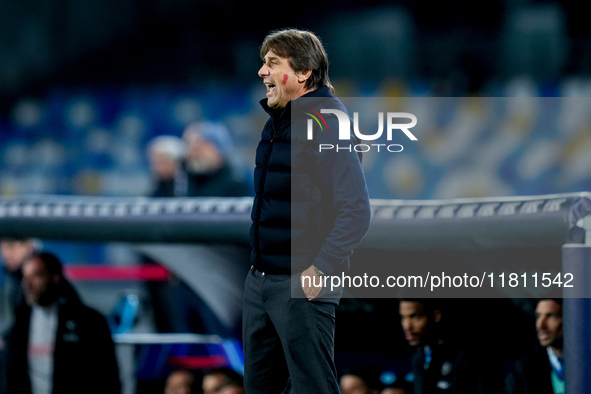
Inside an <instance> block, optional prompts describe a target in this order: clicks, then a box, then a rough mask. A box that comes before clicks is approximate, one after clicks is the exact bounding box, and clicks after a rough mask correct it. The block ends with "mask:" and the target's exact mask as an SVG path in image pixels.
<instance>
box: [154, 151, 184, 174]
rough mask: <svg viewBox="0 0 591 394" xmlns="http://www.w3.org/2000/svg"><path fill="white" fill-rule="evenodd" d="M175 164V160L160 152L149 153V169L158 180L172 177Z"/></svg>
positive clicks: (174, 171)
mask: <svg viewBox="0 0 591 394" xmlns="http://www.w3.org/2000/svg"><path fill="white" fill-rule="evenodd" d="M177 165H178V164H177V162H176V160H174V159H172V158H170V157H169V156H168V155H166V154H164V153H162V152H156V151H154V152H151V153H150V169H151V170H152V173H153V174H154V175H155V176H156V178H157V179H159V180H170V179H174V175H175V173H176V168H177Z"/></svg>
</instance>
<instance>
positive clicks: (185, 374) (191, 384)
mask: <svg viewBox="0 0 591 394" xmlns="http://www.w3.org/2000/svg"><path fill="white" fill-rule="evenodd" d="M199 393H201V391H200V390H199V385H198V382H197V377H196V376H195V374H194V373H193V371H191V370H188V369H178V370H176V371H173V372H172V373H171V374H170V375H168V378H167V379H166V387H165V388H164V394H199Z"/></svg>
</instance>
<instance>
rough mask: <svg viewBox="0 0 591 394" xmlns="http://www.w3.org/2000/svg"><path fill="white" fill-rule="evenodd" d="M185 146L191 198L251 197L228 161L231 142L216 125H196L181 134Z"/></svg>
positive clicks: (221, 127)
mask: <svg viewBox="0 0 591 394" xmlns="http://www.w3.org/2000/svg"><path fill="white" fill-rule="evenodd" d="M183 140H184V141H185V143H186V144H187V157H186V162H185V169H186V171H187V176H188V185H187V186H188V187H187V195H188V196H190V197H210V196H215V197H241V196H248V195H250V194H251V193H250V192H249V190H248V187H247V184H246V182H245V180H244V177H243V176H242V174H241V173H240V171H239V169H238V168H236V166H235V165H234V164H233V163H232V161H231V153H232V149H233V145H234V142H233V140H232V136H231V135H230V132H229V130H228V129H227V128H226V126H224V125H223V124H222V123H219V122H210V121H203V122H195V123H192V124H190V125H189V126H187V128H186V129H185V131H184V133H183Z"/></svg>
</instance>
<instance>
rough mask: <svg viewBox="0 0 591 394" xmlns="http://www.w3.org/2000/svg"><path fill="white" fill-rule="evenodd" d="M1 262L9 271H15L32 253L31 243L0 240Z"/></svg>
mask: <svg viewBox="0 0 591 394" xmlns="http://www.w3.org/2000/svg"><path fill="white" fill-rule="evenodd" d="M0 251H1V252H2V260H3V261H4V266H5V267H6V269H7V270H9V271H16V270H18V269H19V268H20V266H21V264H22V263H23V261H24V260H25V258H27V257H28V256H29V255H30V254H31V253H33V243H32V242H31V241H17V240H9V239H5V240H2V242H1V243H0Z"/></svg>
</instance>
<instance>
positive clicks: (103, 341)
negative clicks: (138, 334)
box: [89, 310, 121, 394]
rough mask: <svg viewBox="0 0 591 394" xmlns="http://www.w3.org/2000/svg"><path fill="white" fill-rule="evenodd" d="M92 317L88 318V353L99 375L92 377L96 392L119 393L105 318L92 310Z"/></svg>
mask: <svg viewBox="0 0 591 394" xmlns="http://www.w3.org/2000/svg"><path fill="white" fill-rule="evenodd" d="M91 313H92V315H93V317H92V318H91V319H89V321H92V322H93V324H92V325H91V326H90V329H91V330H92V331H93V332H92V333H91V335H90V336H89V337H90V338H92V345H91V346H92V350H91V353H90V354H93V355H94V357H92V358H91V359H92V360H93V362H94V365H93V366H92V367H91V368H90V370H92V369H94V371H96V372H97V373H98V376H100V378H99V379H93V381H94V382H95V387H94V388H95V391H96V392H97V393H114V394H119V393H121V381H120V378H119V366H118V363H117V357H116V356H115V345H114V343H113V339H112V337H111V332H110V330H109V326H108V324H107V320H106V319H105V318H104V317H103V315H101V314H100V313H98V312H96V311H94V310H92V311H91Z"/></svg>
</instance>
